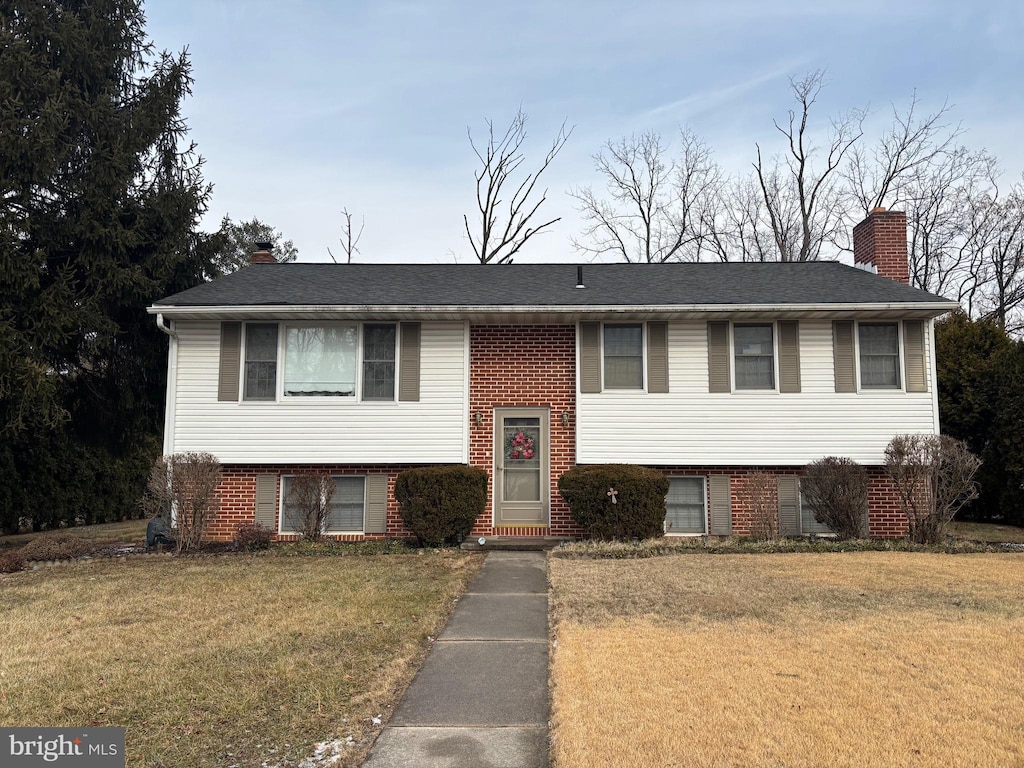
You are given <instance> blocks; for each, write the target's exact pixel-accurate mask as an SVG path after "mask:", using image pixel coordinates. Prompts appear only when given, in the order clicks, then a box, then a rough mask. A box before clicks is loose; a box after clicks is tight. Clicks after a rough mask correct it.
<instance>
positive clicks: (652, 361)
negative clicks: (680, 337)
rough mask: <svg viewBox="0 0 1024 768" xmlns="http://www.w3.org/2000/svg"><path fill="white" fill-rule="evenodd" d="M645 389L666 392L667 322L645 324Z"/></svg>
mask: <svg viewBox="0 0 1024 768" xmlns="http://www.w3.org/2000/svg"><path fill="white" fill-rule="evenodd" d="M647 391H648V392H668V323H648V324H647Z"/></svg>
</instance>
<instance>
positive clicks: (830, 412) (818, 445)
mask: <svg viewBox="0 0 1024 768" xmlns="http://www.w3.org/2000/svg"><path fill="white" fill-rule="evenodd" d="M925 336H926V338H925V343H926V345H928V346H929V348H927V349H926V350H925V354H926V356H928V355H931V354H932V351H931V349H930V343H931V338H930V334H925ZM707 338H708V337H707V324H706V323H704V322H678V323H669V327H668V351H669V382H670V391H669V392H668V393H667V394H650V393H641V392H636V391H629V390H625V391H613V392H609V391H605V392H601V393H596V394H580V395H579V396H578V401H577V414H578V418H577V423H578V425H579V427H578V435H577V455H576V461H577V462H578V463H580V464H593V463H604V462H628V463H635V464H652V465H664V466H679V465H685V464H696V465H702V466H706V465H717V466H722V465H736V464H753V465H765V464H771V465H788V466H799V465H804V464H807V463H808V462H810V461H814V460H815V459H820V458H821V457H823V456H832V455H836V456H849V457H850V458H852V459H854V460H856V461H859V462H861V463H862V464H873V465H877V464H881V463H883V451H884V450H885V446H886V444H887V443H888V442H889V440H890V439H891V438H892V437H893V435H896V434H899V433H903V432H911V433H913V432H922V433H926V434H930V433H935V432H937V431H938V423H937V420H936V416H935V413H934V410H933V393H934V387H932V386H929V392H921V393H913V392H911V393H908V392H903V391H902V390H892V389H877V390H875V389H873V390H867V391H862V392H859V393H837V392H836V391H835V377H834V374H833V358H832V323H831V321H830V320H801V321H800V377H801V391H800V392H794V393H788V394H786V396H785V397H782V396H779V397H771V396H768V397H766V395H765V392H763V391H753V392H743V391H739V392H731V393H709V392H708V347H707ZM926 359H927V358H926ZM930 376H931V368H930V366H929V377H930Z"/></svg>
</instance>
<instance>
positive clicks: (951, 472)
mask: <svg viewBox="0 0 1024 768" xmlns="http://www.w3.org/2000/svg"><path fill="white" fill-rule="evenodd" d="M980 465H981V459H979V458H978V457H977V456H975V455H974V454H973V453H971V450H970V448H968V447H967V444H966V443H964V442H962V441H960V440H957V439H956V438H953V437H949V436H947V435H896V437H894V438H893V439H892V440H890V441H889V445H887V446H886V447H885V471H886V472H888V473H889V477H890V478H892V482H893V485H894V486H895V487H896V494H897V495H898V496H899V500H900V507H901V508H902V509H903V514H904V515H905V516H906V518H907V524H908V528H907V537H908V538H909V539H910V540H911V541H913V542H916V543H918V544H939V543H940V542H941V541H942V539H943V537H944V535H945V532H946V523H948V522H949V521H950V520H952V519H953V515H955V514H956V513H957V511H958V510H959V509H960V508H961V507H963V506H964V505H965V504H967V503H968V502H969V501H971V500H972V499H974V498H977V496H978V484H977V483H975V482H974V475H975V474H976V473H977V471H978V467H979V466H980Z"/></svg>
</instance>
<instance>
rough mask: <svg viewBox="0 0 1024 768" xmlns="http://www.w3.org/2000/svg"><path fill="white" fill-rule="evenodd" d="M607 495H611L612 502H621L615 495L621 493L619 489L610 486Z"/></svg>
mask: <svg viewBox="0 0 1024 768" xmlns="http://www.w3.org/2000/svg"><path fill="white" fill-rule="evenodd" d="M607 495H608V496H609V497H611V500H612V504H618V503H619V502H618V501H616V499H615V497H616V496H618V495H619V492H618V491H616V490H615V489H614V488H609V489H608V494H607Z"/></svg>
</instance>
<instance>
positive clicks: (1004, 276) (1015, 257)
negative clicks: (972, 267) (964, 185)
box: [979, 184, 1024, 333]
mask: <svg viewBox="0 0 1024 768" xmlns="http://www.w3.org/2000/svg"><path fill="white" fill-rule="evenodd" d="M991 207H992V209H993V213H992V216H991V217H990V218H989V223H990V226H991V229H990V232H991V236H990V237H989V238H988V242H987V246H986V247H985V248H984V250H983V251H982V254H981V270H980V275H979V276H980V282H981V284H982V285H981V289H980V290H981V294H982V296H981V298H980V301H979V305H980V307H981V309H982V312H983V316H984V317H991V318H994V319H995V320H996V322H998V323H999V325H1001V326H1002V327H1003V329H1004V330H1006V331H1007V332H1009V333H1019V332H1020V331H1021V330H1024V318H1022V317H1021V312H1020V310H1021V309H1022V308H1024V184H1017V185H1015V186H1014V188H1013V189H1012V190H1011V191H1010V194H1009V195H1008V196H1007V198H1006V199H1005V200H1004V201H1003V202H1001V203H999V202H993V204H992V206H991Z"/></svg>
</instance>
